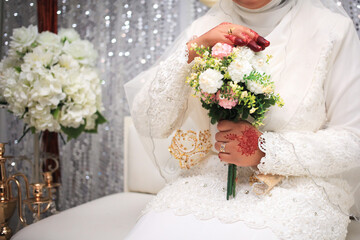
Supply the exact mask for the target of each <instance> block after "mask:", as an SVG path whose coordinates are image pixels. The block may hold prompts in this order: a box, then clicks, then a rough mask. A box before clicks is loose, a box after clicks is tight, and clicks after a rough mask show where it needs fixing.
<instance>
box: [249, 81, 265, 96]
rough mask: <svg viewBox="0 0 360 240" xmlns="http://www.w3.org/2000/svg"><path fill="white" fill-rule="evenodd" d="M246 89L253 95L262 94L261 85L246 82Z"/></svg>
mask: <svg viewBox="0 0 360 240" xmlns="http://www.w3.org/2000/svg"><path fill="white" fill-rule="evenodd" d="M246 87H247V88H248V89H249V90H250V91H251V92H253V93H255V94H261V93H263V87H262V85H261V84H259V83H257V82H254V81H247V82H246Z"/></svg>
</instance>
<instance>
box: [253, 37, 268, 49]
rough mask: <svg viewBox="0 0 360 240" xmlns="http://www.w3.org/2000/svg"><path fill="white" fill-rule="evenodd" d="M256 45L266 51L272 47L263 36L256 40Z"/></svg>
mask: <svg viewBox="0 0 360 240" xmlns="http://www.w3.org/2000/svg"><path fill="white" fill-rule="evenodd" d="M256 43H257V44H258V45H260V46H261V47H263V48H264V49H265V48H266V47H268V46H269V45H270V42H269V41H268V40H266V39H265V38H263V37H262V36H258V38H257V39H256Z"/></svg>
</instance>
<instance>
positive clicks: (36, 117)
mask: <svg viewBox="0 0 360 240" xmlns="http://www.w3.org/2000/svg"><path fill="white" fill-rule="evenodd" d="M24 120H25V122H26V123H27V124H29V125H30V126H34V127H35V128H36V129H37V130H38V131H44V130H49V131H52V132H58V131H60V125H59V123H58V122H57V120H56V119H54V117H53V115H52V114H51V108H50V107H49V106H41V105H36V106H34V107H32V108H29V112H28V114H26V115H25V116H24Z"/></svg>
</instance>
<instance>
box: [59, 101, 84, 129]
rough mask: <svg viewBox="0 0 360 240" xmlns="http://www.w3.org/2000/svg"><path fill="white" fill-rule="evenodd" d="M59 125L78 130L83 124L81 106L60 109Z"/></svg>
mask: <svg viewBox="0 0 360 240" xmlns="http://www.w3.org/2000/svg"><path fill="white" fill-rule="evenodd" d="M59 123H60V124H61V125H63V126H65V127H73V128H78V127H79V126H80V125H81V124H84V114H83V106H81V105H74V104H71V105H68V106H64V107H63V108H62V109H61V113H60V119H59Z"/></svg>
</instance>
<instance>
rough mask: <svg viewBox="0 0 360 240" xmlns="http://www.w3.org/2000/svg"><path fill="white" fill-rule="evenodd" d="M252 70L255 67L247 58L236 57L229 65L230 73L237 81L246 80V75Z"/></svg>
mask: <svg viewBox="0 0 360 240" xmlns="http://www.w3.org/2000/svg"><path fill="white" fill-rule="evenodd" d="M251 71H253V68H252V66H251V64H250V63H249V61H246V60H239V59H235V60H234V61H233V62H232V63H230V65H229V67H228V72H229V75H230V77H231V79H232V80H233V81H234V82H236V83H238V82H245V80H244V76H245V75H249V74H250V73H251Z"/></svg>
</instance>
